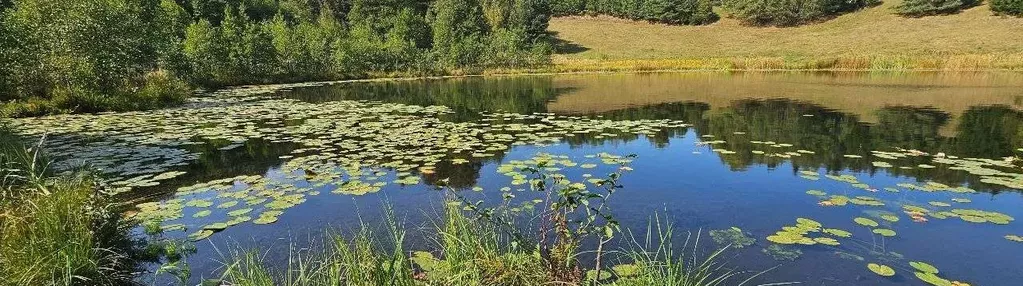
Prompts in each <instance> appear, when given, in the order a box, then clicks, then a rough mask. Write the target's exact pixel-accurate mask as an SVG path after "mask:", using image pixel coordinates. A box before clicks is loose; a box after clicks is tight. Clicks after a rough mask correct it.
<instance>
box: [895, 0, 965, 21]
mask: <svg viewBox="0 0 1023 286" xmlns="http://www.w3.org/2000/svg"><path fill="white" fill-rule="evenodd" d="M977 4H980V1H977V0H904V1H902V3H900V4H899V5H898V6H895V7H893V8H892V9H894V10H895V14H899V15H902V16H906V17H923V16H931V15H943V14H955V13H959V11H962V10H963V9H966V8H970V7H973V6H976V5H977Z"/></svg>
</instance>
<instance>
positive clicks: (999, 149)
mask: <svg viewBox="0 0 1023 286" xmlns="http://www.w3.org/2000/svg"><path fill="white" fill-rule="evenodd" d="M957 130H958V133H957V134H956V138H955V139H953V140H952V142H954V143H953V144H951V145H952V146H951V148H948V149H950V150H954V151H953V152H954V153H955V154H956V155H959V156H968V157H979V158H1001V157H1005V156H1010V155H1012V150H1014V149H1016V148H1020V146H1023V112H1019V111H1016V110H1014V109H1012V108H1009V107H1007V106H983V107H973V108H970V109H969V110H967V111H966V112H965V113H963V116H962V118H960V119H959V126H958V128H957Z"/></svg>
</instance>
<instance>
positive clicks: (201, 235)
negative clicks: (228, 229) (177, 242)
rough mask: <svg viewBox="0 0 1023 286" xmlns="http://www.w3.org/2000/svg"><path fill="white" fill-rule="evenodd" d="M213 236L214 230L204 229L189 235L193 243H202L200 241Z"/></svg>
mask: <svg viewBox="0 0 1023 286" xmlns="http://www.w3.org/2000/svg"><path fill="white" fill-rule="evenodd" d="M211 235H213V231H212V230H208V229H203V230H199V231H196V232H194V233H192V234H189V235H188V238H189V239H191V240H192V241H200V240H203V239H206V238H207V237H210V236H211Z"/></svg>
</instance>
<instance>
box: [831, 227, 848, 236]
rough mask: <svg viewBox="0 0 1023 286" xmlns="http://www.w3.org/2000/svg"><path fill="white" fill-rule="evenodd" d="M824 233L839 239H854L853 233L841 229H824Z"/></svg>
mask: <svg viewBox="0 0 1023 286" xmlns="http://www.w3.org/2000/svg"><path fill="white" fill-rule="evenodd" d="M824 233H827V234H830V235H834V236H837V237H852V233H851V232H848V231H844V230H841V229H836V228H826V229H824Z"/></svg>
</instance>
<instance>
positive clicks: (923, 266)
mask: <svg viewBox="0 0 1023 286" xmlns="http://www.w3.org/2000/svg"><path fill="white" fill-rule="evenodd" d="M909 266H912V267H913V268H914V269H916V270H919V271H920V272H924V273H934V274H937V273H938V268H937V267H934V265H930V264H927V263H926V262H921V261H911V262H909Z"/></svg>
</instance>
